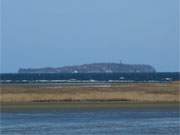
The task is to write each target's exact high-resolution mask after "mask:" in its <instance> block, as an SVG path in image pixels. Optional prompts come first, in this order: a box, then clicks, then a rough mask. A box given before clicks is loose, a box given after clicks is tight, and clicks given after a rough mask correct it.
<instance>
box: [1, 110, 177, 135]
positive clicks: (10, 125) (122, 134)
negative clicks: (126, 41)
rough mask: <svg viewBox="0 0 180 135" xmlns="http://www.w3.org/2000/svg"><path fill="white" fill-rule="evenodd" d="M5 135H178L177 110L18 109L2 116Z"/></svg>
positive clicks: (2, 131)
mask: <svg viewBox="0 0 180 135" xmlns="http://www.w3.org/2000/svg"><path fill="white" fill-rule="evenodd" d="M0 130H1V134H2V135H179V134H180V117H179V109H178V108H170V109H169V108H163V109H158V108H149V109H148V108H144V109H143V108H141V109H138V108H137V109H127V108H126V109H123V108H117V109H108V108H107V109H68V110H56V109H54V110H53V109H51V110H31V111H30V110H28V111H26V110H19V111H13V112H10V111H7V112H2V113H1V127H0Z"/></svg>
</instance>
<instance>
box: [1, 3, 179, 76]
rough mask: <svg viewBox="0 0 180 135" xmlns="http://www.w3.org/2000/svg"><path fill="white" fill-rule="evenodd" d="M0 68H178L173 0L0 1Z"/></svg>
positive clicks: (163, 70) (177, 46)
mask: <svg viewBox="0 0 180 135" xmlns="http://www.w3.org/2000/svg"><path fill="white" fill-rule="evenodd" d="M1 1H2V6H1V11H2V12H1V16H2V18H1V26H2V27H1V28H2V33H1V41H2V42H1V52H2V54H1V57H2V58H1V68H2V70H1V72H8V73H9V72H17V70H18V69H19V68H21V67H23V68H29V67H30V68H38V67H59V66H65V65H77V64H84V63H93V62H119V60H122V61H123V62H124V63H130V64H131V63H132V64H134V63H135V64H151V65H153V66H154V67H155V68H156V69H157V71H162V72H166V71H170V72H172V71H178V70H179V69H178V51H179V39H178V38H179V37H178V30H179V27H178V21H179V20H178V19H179V18H178V8H179V7H178V0H1Z"/></svg>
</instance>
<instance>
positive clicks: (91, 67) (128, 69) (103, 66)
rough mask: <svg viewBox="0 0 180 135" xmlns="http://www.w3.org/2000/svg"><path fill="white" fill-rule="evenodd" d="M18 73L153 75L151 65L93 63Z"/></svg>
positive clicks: (31, 69) (22, 69) (23, 70)
mask: <svg viewBox="0 0 180 135" xmlns="http://www.w3.org/2000/svg"><path fill="white" fill-rule="evenodd" d="M18 72H19V73H153V72H156V70H155V69H154V67H152V66H151V65H144V64H143V65H142V64H121V63H120V64H119V63H93V64H84V65H78V66H64V67H59V68H28V69H24V68H21V69H19V71H18Z"/></svg>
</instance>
